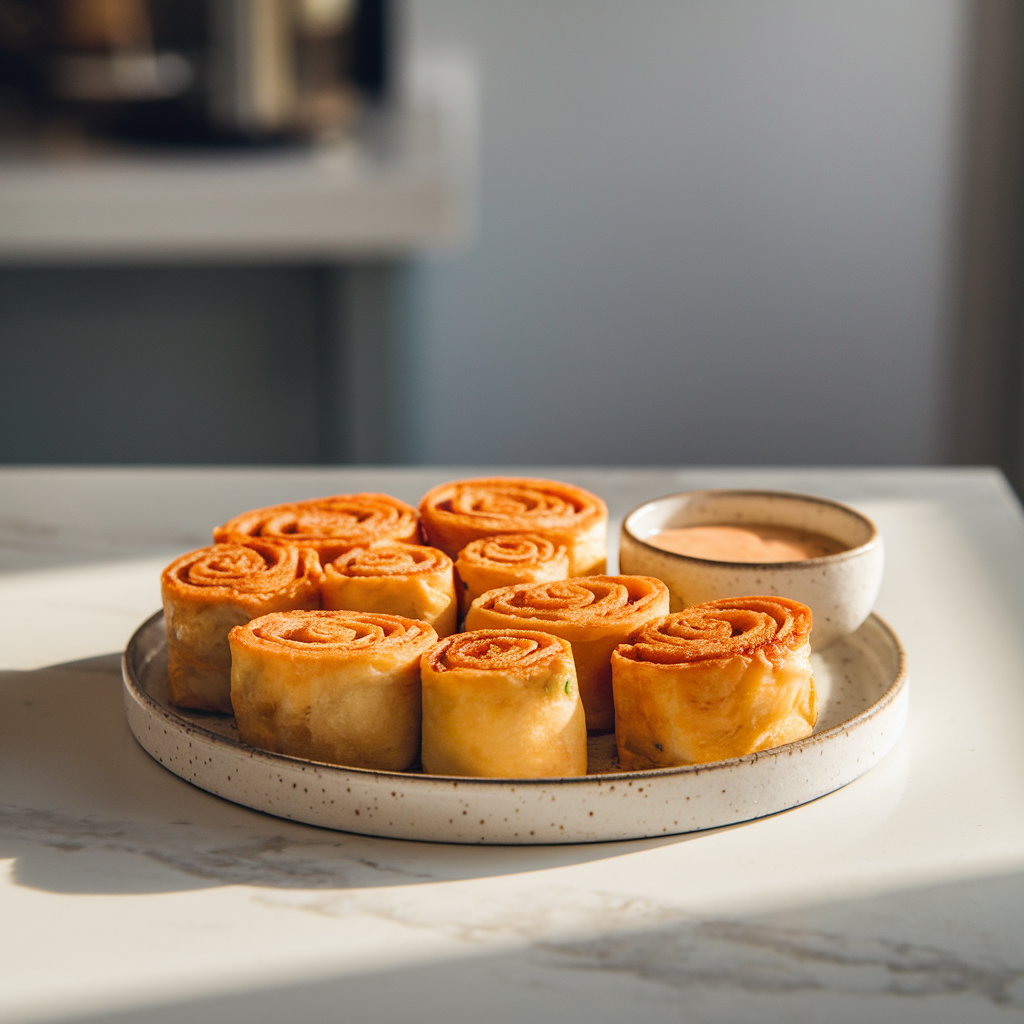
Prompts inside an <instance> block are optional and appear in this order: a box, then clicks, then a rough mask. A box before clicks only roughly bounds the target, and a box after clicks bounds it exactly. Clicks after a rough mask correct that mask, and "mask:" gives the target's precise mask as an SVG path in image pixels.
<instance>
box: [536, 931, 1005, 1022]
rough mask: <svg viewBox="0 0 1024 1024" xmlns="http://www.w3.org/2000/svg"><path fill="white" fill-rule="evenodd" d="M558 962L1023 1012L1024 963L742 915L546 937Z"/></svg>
mask: <svg viewBox="0 0 1024 1024" xmlns="http://www.w3.org/2000/svg"><path fill="white" fill-rule="evenodd" d="M542 949H543V953H544V954H545V956H547V955H551V954H555V955H556V956H557V957H558V959H557V961H556V965H557V966H563V967H564V966H571V967H575V968H577V969H581V970H594V971H620V972H624V973H628V974H632V975H635V976H636V977H638V978H642V979H644V980H646V981H657V982H661V983H663V984H665V985H669V986H671V987H673V988H677V989H686V988H689V987H691V986H710V987H715V988H740V989H744V990H746V991H749V992H758V993H766V994H779V993H789V992H797V991H801V990H814V991H825V990H828V991H833V992H844V993H871V994H885V995H899V996H931V995H936V994H960V993H969V994H973V995H977V996H981V997H983V998H984V999H986V1000H989V1001H991V1002H992V1003H995V1004H997V1005H999V1006H1005V1007H1010V1008H1024V963H1020V962H1018V963H1017V964H1015V965H1006V964H996V963H991V962H985V961H984V960H983V959H982V958H981V957H976V958H971V957H968V956H965V955H964V954H963V953H958V952H954V951H953V950H950V949H942V948H938V947H936V946H932V945H928V944H924V943H916V942H906V941H894V940H891V939H887V938H885V937H881V936H875V937H867V938H865V937H851V936H845V935H842V934H835V933H833V934H830V933H828V932H821V931H814V930H797V929H794V928H780V927H772V926H769V925H764V924H758V923H752V922H745V921H720V920H717V921H716V920H712V921H698V922H694V923H687V924H685V925H682V926H676V927H674V928H669V929H663V930H658V931H655V932H644V933H639V934H624V935H605V936H601V937H599V938H595V939H590V940H585V941H582V942H581V941H570V942H559V943H547V944H545V945H544V946H543V947H542Z"/></svg>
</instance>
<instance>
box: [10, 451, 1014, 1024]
mask: <svg viewBox="0 0 1024 1024" xmlns="http://www.w3.org/2000/svg"><path fill="white" fill-rule="evenodd" d="M513 472H519V471H513ZM523 472H529V470H524V471H523ZM541 474H542V475H545V476H551V477H556V478H561V479H569V480H572V481H574V482H576V483H579V484H582V485H583V486H585V487H588V488H590V489H592V490H594V491H596V492H597V493H599V494H601V495H602V496H603V497H605V499H606V500H607V501H608V503H609V507H610V510H611V515H612V536H613V538H614V537H615V536H617V531H618V524H619V523H620V522H621V519H622V517H623V516H624V514H625V513H626V512H627V511H628V510H629V509H630V508H632V507H633V506H634V505H637V504H639V503H640V502H641V501H643V500H646V499H648V498H652V497H655V496H658V495H661V494H667V493H671V492H673V491H678V490H686V489H691V488H695V487H706V486H747V487H750V486H752V487H774V488H781V489H787V490H799V491H805V492H810V493H815V494H821V495H825V496H828V497H833V498H837V499H839V500H842V501H847V502H850V503H852V504H854V505H855V506H857V507H858V508H860V509H862V510H863V511H865V512H867V513H868V514H869V515H870V516H872V517H873V518H874V519H875V520H876V522H877V523H878V524H879V526H880V527H881V529H882V531H883V533H884V535H885V539H886V546H887V568H886V576H885V582H884V584H883V587H882V593H881V596H880V598H879V602H878V608H877V610H878V611H879V612H880V613H881V614H882V615H883V616H884V617H885V618H886V619H887V620H888V621H889V622H890V623H891V624H892V626H893V627H894V628H895V630H896V631H897V632H898V633H899V634H900V636H901V637H902V639H903V641H904V644H905V646H906V648H907V652H908V656H909V661H910V677H911V686H912V697H911V712H910V724H909V726H908V729H907V732H906V734H905V735H904V737H903V739H902V740H901V741H900V743H899V744H898V745H897V747H896V749H895V750H894V751H893V752H892V753H891V754H890V755H889V756H888V757H887V758H886V759H885V760H884V761H883V762H882V763H881V764H880V765H879V766H878V767H877V768H875V769H874V770H873V771H871V772H869V773H868V774H867V775H865V776H864V777H862V778H861V779H859V780H858V781H856V782H854V783H853V784H852V785H850V786H848V787H846V788H845V789H843V790H840V791H839V792H836V793H833V794H831V795H829V796H826V797H823V798H822V799H820V800H817V801H815V802H813V803H811V804H807V805H804V806H803V807H798V808H795V809H793V810H791V811H787V812H785V813H782V814H778V815H775V816H773V817H770V818H765V819H761V820H759V821H754V822H749V823H747V824H743V825H737V826H732V827H729V828H724V829H717V830H713V831H708V832H702V833H696V834H691V835H685V836H675V837H670V838H665V839H656V840H641V841H636V842H622V843H609V844H594V845H584V846H563V847H525V848H523V847H520V848H509V847H462V846H446V845H441V844H428V843H414V842H403V841H393V840H381V839H373V838H367V837H362V836H356V835H348V834H344V833H338V832H330V831H326V830H321V829H316V828H312V827H308V826H304V825H299V824H295V823H291V822H287V821H283V820H280V819H276V818H272V817H268V816H266V815H262V814H258V813H256V812H254V811H249V810H247V809H245V808H243V807H238V806H235V805H233V804H230V803H227V802H225V801H223V800H220V799H218V798H216V797H214V796H211V795H209V794H207V793H205V792H202V791H200V790H198V789H195V788H193V787H191V786H189V785H188V784H187V783H185V782H183V781H182V780H180V779H178V778H177V777H175V776H173V775H171V774H169V773H168V772H166V771H165V770H164V769H162V768H161V767H160V766H159V765H158V764H157V763H156V762H154V761H152V760H151V759H150V758H149V757H148V755H146V754H145V753H144V752H143V750H142V749H141V748H140V747H139V746H138V745H137V744H136V742H135V740H134V739H133V738H132V736H131V734H130V733H129V731H128V728H127V725H126V723H125V717H124V711H123V708H122V704H121V692H120V689H121V681H120V668H119V656H120V651H121V649H122V648H123V647H124V645H125V642H126V641H127V639H128V637H129V636H130V635H131V633H132V632H133V631H134V629H135V627H136V626H137V625H138V624H139V623H140V622H141V621H142V620H143V619H144V618H145V617H147V616H148V615H150V614H151V613H152V612H153V611H155V610H156V609H157V608H158V607H159V585H158V576H159V572H160V569H161V568H162V567H163V565H164V564H165V563H166V562H167V561H168V560H169V559H170V557H171V556H172V555H173V554H176V553H178V552H181V551H183V550H187V549H189V548H192V547H199V546H202V545H204V544H206V543H208V537H209V531H210V529H211V528H212V527H213V526H214V525H215V524H217V523H220V522H222V521H224V520H226V519H227V518H229V517H230V516H231V515H233V514H234V513H237V512H238V511H240V510H243V509H246V508H251V507H255V506H258V505H264V504H269V503H272V502H276V501H284V500H290V499H295V498H300V497H311V496H314V495H317V494H324V493H333V492H345V491H356V490H382V491H386V492H389V493H392V494H395V495H396V496H398V497H401V498H404V499H406V500H409V501H412V502H415V501H416V500H417V499H418V498H419V496H420V494H422V493H423V491H424V490H426V489H427V487H429V486H431V485H433V484H435V483H438V482H440V481H441V480H444V479H451V478H454V477H457V476H465V475H479V470H476V471H468V472H467V471H464V470H460V469H445V470H433V469H415V470H413V469H409V470H398V469H391V470H385V469H344V470H341V469H331V470H327V469H324V470H259V469H245V470H241V469H238V470H235V469H232V470H227V469H203V470H185V469H180V470H179V469H167V470H155V469H147V470H141V469H126V470H113V469H109V470H108V469H81V470H76V469H3V470H0V659H2V661H0V858H2V863H3V874H2V880H0V922H2V927H0V1022H12V1021H19V1022H20V1021H67V1020H104V1021H114V1022H127V1021H139V1022H158V1021H159V1022H163V1021H185V1020H214V1019H215V1020H217V1021H239V1022H241V1021H247V1022H248V1021H268V1022H269V1021H275V1022H276V1021H282V1020H289V1021H297V1022H305V1021H320V1020H345V1021H346V1022H358V1021H371V1020H372V1021H402V1020H415V1021H427V1022H432V1021H441V1020H444V1021H446V1022H462V1021H465V1022H470V1021H473V1022H477V1021H481V1020H486V1021H488V1022H489V1024H504V1022H506V1021H507V1022H513V1021H514V1022H517V1024H518V1022H521V1021H523V1020H527V1019H558V1020H561V1021H567V1022H572V1021H588V1022H594V1021H606V1020H607V1021H613V1020H614V1021H622V1020H627V1021H636V1022H642V1024H648V1022H650V1024H655V1022H657V1024H660V1022H669V1021H671V1022H676V1024H678V1022H726V1021H728V1022H732V1021H747V1020H750V1021H753V1020H756V1021H758V1022H776V1021H778V1022H782V1021H786V1022H794V1021H797V1022H800V1021H820V1020H826V1019H827V1020H829V1021H830V1022H846V1021H849V1022H858V1024H862V1022H872V1021H879V1022H881V1021H891V1020H894V1019H897V1018H898V1019H900V1020H901V1021H921V1022H925V1021H927V1022H945V1021H950V1022H954V1021H956V1022H961V1021H968V1020H969V1021H972V1022H975V1021H982V1022H984V1021H994V1022H995V1021H999V1022H1002V1021H1011V1020H1024V924H1022V922H1024V629H1022V624H1024V518H1022V514H1021V509H1020V507H1019V505H1018V504H1017V503H1016V500H1015V499H1014V497H1013V495H1012V493H1011V492H1010V490H1009V488H1008V487H1007V485H1006V483H1005V481H1003V479H1002V478H1001V477H1000V476H999V475H998V474H996V473H994V472H991V471H986V470H844V471H838V470H831V471H828V470H757V471H740V470H729V471H724V470H653V469H652V470H635V471H627V470H573V469H550V468H549V469H546V470H543V471H541ZM538 475H540V474H538Z"/></svg>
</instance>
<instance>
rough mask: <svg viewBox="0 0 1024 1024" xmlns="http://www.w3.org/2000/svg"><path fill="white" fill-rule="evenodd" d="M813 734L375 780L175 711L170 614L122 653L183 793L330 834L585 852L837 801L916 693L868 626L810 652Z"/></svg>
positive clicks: (130, 696) (127, 682) (602, 744)
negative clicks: (576, 846) (725, 757)
mask: <svg viewBox="0 0 1024 1024" xmlns="http://www.w3.org/2000/svg"><path fill="white" fill-rule="evenodd" d="M811 660H812V662H813V664H814V673H815V682H816V684H817V687H818V700H819V709H820V713H819V718H818V724H817V727H816V729H815V733H814V735H813V736H810V737H808V738H807V739H805V740H799V741H798V742H796V743H787V744H786V745H785V746H782V747H775V748H774V749H772V750H764V751H761V752H760V753H757V754H749V755H747V756H746V757H740V758H735V759H733V760H729V761H715V762H713V763H711V764H702V765H692V766H688V767H685V768H661V769H657V770H654V771H646V772H620V771H619V770H618V764H617V760H616V755H615V739H614V736H611V735H606V736H600V737H592V738H591V740H590V748H589V758H590V770H591V774H589V775H587V776H585V777H584V778H568V779H466V778H458V779H456V778H448V777H444V776H439V775H424V774H422V773H418V772H375V771H369V770H366V769H362V768H339V767H337V766H335V765H328V764H321V763H319V762H314V761H303V760H300V759H298V758H293V757H285V756H283V755H281V754H269V753H266V752H265V751H262V750H255V749H253V748H252V747H249V746H247V745H246V744H244V743H241V742H240V741H239V739H238V734H237V732H236V730H235V723H234V719H232V718H228V717H225V716H222V715H215V714H207V713H204V712H201V711H185V710H181V709H179V708H174V707H171V705H170V704H169V703H168V701H167V638H166V633H165V630H164V619H163V613H158V614H156V615H154V616H153V617H152V618H150V619H147V620H146V622H144V623H143V624H142V625H141V626H140V627H139V629H138V630H137V631H136V633H135V635H134V636H133V637H132V639H131V641H130V642H129V644H128V647H127V649H126V650H125V653H124V661H123V667H124V701H125V708H126V710H127V713H128V724H129V726H130V728H131V730H132V732H133V733H134V734H135V737H136V739H138V741H139V743H141V744H142V746H143V748H144V749H145V750H146V751H147V752H148V753H149V754H151V755H152V756H153V757H154V758H156V760H157V761H159V762H160V764H162V765H163V766H164V767H165V768H167V769H168V770H169V771H172V772H174V774H175V775H179V776H181V778H183V779H185V780H186V781H188V782H191V783H193V784H194V785H196V786H199V787H201V788H202V789H205V790H207V791H209V792H210V793H215V794H217V795H218V796H222V797H224V798H226V799H228V800H233V801H234V802H235V803H238V804H244V805H245V806H247V807H252V808H254V809H255V810H258V811H265V812H266V813H268V814H276V815H278V816H279V817H282V818H290V819H292V820H293V821H303V822H307V823H308V824H310V825H319V826H321V827H323V828H333V829H339V830H341V831H344V832H360V833H362V834H364V835H372V836H386V837H389V838H395V839H420V840H432V841H436V842H447V843H484V844H506V843H507V844H530V843H589V842H600V841H604V840H615V839H640V838H645V837H648V836H660V835H673V834H677V833H681V832H696V831H698V830H700V829H706V828H714V827H716V826H721V825H731V824H735V823H736V822H740V821H749V820H750V819H752V818H760V817H763V816H764V815H766V814H774V813H776V812H777V811H782V810H785V809H786V808H788V807H795V806H797V805H798V804H802V803H806V802H807V801H808V800H813V799H815V798H816V797H819V796H823V795H824V794H826V793H831V792H832V791H833V790H836V789H839V788H840V787H841V786H845V785H846V784H847V783H849V782H852V781H853V780H854V779H856V778H858V777H859V776H861V775H863V774H864V773H865V772H866V771H868V770H869V769H870V768H872V767H873V766H874V765H875V764H877V763H878V762H879V761H880V760H881V759H882V758H883V757H884V756H885V755H886V754H887V753H888V752H889V750H891V749H892V746H893V744H895V742H896V740H897V739H898V738H899V736H900V734H901V733H902V732H903V726H904V724H905V723H906V718H907V706H908V700H909V687H908V682H907V675H906V658H905V655H904V653H903V648H902V647H901V645H900V642H899V640H898V639H897V638H896V635H895V634H894V633H893V632H892V630H891V629H889V627H888V626H887V625H886V624H885V623H884V622H883V621H882V620H881V619H879V618H878V617H877V616H875V615H872V616H871V617H870V618H869V619H868V620H867V622H865V623H864V625H863V626H861V628H860V629H859V630H857V632H856V633H854V634H852V635H851V636H849V637H846V638H845V639H843V640H840V641H838V642H837V643H835V644H832V645H831V646H830V647H828V648H827V649H826V650H825V651H823V652H821V653H820V654H813V655H812V657H811Z"/></svg>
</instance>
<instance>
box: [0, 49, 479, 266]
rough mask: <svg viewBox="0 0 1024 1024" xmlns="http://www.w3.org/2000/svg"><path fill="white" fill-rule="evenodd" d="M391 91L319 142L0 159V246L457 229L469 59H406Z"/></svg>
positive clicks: (463, 188)
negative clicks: (388, 104) (327, 142)
mask: <svg viewBox="0 0 1024 1024" xmlns="http://www.w3.org/2000/svg"><path fill="white" fill-rule="evenodd" d="M404 97H405V98H404V100H403V101H401V102H400V103H399V104H398V105H397V106H396V108H395V109H394V110H393V111H392V112H389V113H385V114H380V115H377V116H368V117H366V118H364V120H363V121H362V123H361V124H360V125H359V126H358V127H357V129H356V130H355V131H354V133H353V135H352V137H351V138H350V139H347V140H346V141H344V142H342V143H339V144H336V145H332V146H329V147H319V148H318V147H306V148H298V147H294V148H277V149H265V150H262V151H259V152H256V153H253V152H244V153H242V152H238V153H235V152H227V153H224V152H222V153H215V154H210V153H202V154H198V153H197V154H194V155H190V154H165V153H159V152H141V151H135V152H127V151H126V152H116V153H104V154H96V155H85V156H77V157H65V158H61V159H52V158H51V159H46V158H43V157H37V158H8V159H6V160H3V161H0V259H2V260H5V261H8V262H13V261H17V262H25V261H32V262H35V261H45V262H70V261H82V260H88V261H92V260H103V261H118V260H124V259H132V260H136V259H140V258H141V259H153V260H161V261H163V260H206V259H230V260H239V259H241V260H259V261H263V262H266V261H268V260H273V261H292V260H304V261H310V260H315V261H333V260H350V259H353V258H363V257H371V258H389V257H401V256H403V255H406V254H410V253H413V252H417V251H420V250H422V249H425V248H432V247H437V246H448V245H452V244H456V243H458V242H460V241H464V240H466V239H467V237H468V236H469V235H470V234H471V232H472V226H473V210H474V205H475V200H474V192H475V171H474V162H475V161H474V151H475V136H476V126H475V110H476V101H475V84H474V81H473V76H472V73H471V69H470V68H469V67H468V66H467V65H466V64H465V63H461V62H459V61H458V60H456V59H444V58H435V59H432V60H427V61H421V62H418V63H416V64H415V65H414V66H413V67H412V68H411V69H410V73H409V77H408V83H407V86H406V88H405V90H404Z"/></svg>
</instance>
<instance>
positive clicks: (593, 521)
mask: <svg viewBox="0 0 1024 1024" xmlns="http://www.w3.org/2000/svg"><path fill="white" fill-rule="evenodd" d="M420 520H421V522H422V525H423V530H424V533H425V535H426V538H427V543H428V544H433V545H434V547H438V548H440V549H441V550H442V551H444V552H446V553H447V554H448V555H450V556H451V557H452V558H455V557H456V556H457V555H458V553H459V552H460V551H461V550H462V549H463V548H464V547H465V546H466V545H467V544H469V543H470V542H471V541H474V540H478V539H479V538H481V537H490V536H493V535H495V534H500V533H539V534H541V535H542V536H544V537H547V538H548V540H550V541H552V542H553V543H554V544H556V545H561V544H564V545H565V547H566V550H567V551H568V554H569V575H570V576H585V575H588V574H590V573H597V572H603V571H604V567H605V557H606V554H607V532H608V507H607V506H606V505H605V503H604V502H603V501H602V500H601V499H600V498H599V497H597V495H595V494H591V493H590V492H589V491H585V490H583V488H582V487H575V486H573V485H572V484H563V483H557V482H555V481H553V480H533V479H518V478H515V477H489V478H485V479H480V480H457V481H455V482H454V483H449V484H442V485H441V486H440V487H435V488H434V489H433V490H431V491H427V493H426V494H425V495H424V496H423V499H422V501H420Z"/></svg>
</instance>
